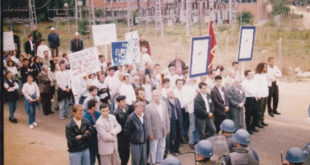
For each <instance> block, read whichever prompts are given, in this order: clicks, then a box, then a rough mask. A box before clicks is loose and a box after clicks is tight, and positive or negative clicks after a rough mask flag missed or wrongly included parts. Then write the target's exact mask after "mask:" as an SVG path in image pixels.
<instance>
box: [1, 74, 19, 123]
mask: <svg viewBox="0 0 310 165" xmlns="http://www.w3.org/2000/svg"><path fill="white" fill-rule="evenodd" d="M18 88H19V86H18V83H17V82H16V81H15V80H14V79H13V78H12V72H10V71H7V72H6V74H5V78H4V89H5V90H4V100H5V101H6V102H8V105H9V112H10V117H9V121H10V122H11V123H17V119H16V118H15V117H14V113H15V110H16V101H17V100H18Z"/></svg>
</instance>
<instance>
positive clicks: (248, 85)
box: [241, 79, 257, 97]
mask: <svg viewBox="0 0 310 165" xmlns="http://www.w3.org/2000/svg"><path fill="white" fill-rule="evenodd" d="M241 86H242V89H243V91H244V93H245V96H246V97H255V96H257V93H256V87H255V81H254V79H251V80H248V79H244V80H243V81H242V84H241Z"/></svg>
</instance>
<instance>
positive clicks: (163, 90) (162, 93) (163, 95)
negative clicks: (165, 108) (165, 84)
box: [161, 88, 168, 97]
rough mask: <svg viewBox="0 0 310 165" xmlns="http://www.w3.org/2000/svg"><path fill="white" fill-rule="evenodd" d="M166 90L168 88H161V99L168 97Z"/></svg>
mask: <svg viewBox="0 0 310 165" xmlns="http://www.w3.org/2000/svg"><path fill="white" fill-rule="evenodd" d="M167 90H168V88H161V96H162V97H168V95H167V92H168V91H167Z"/></svg>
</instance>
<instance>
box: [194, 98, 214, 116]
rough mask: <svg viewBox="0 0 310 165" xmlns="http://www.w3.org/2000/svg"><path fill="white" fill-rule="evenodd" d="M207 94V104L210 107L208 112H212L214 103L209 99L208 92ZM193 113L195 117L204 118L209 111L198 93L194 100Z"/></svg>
mask: <svg viewBox="0 0 310 165" xmlns="http://www.w3.org/2000/svg"><path fill="white" fill-rule="evenodd" d="M206 95H207V100H208V104H209V107H210V112H212V113H214V105H213V102H212V99H211V96H210V95H209V94H206ZM194 113H195V117H196V118H198V119H206V118H207V117H208V116H209V113H208V112H207V107H206V104H205V102H204V100H203V98H202V96H201V94H200V93H198V94H197V96H196V97H195V100H194Z"/></svg>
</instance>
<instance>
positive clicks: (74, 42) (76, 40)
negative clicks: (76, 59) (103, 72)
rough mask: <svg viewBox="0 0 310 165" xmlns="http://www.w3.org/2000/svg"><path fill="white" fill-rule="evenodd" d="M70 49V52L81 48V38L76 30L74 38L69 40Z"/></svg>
mask: <svg viewBox="0 0 310 165" xmlns="http://www.w3.org/2000/svg"><path fill="white" fill-rule="evenodd" d="M70 50H71V52H77V51H80V50H83V40H82V39H80V34H79V33H78V32H76V33H75V34H74V38H73V39H72V40H71V46H70Z"/></svg>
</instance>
